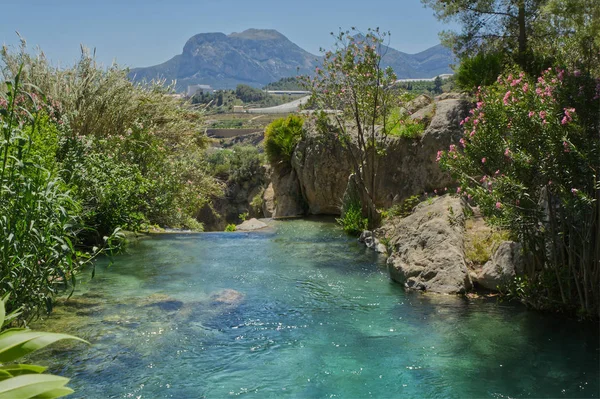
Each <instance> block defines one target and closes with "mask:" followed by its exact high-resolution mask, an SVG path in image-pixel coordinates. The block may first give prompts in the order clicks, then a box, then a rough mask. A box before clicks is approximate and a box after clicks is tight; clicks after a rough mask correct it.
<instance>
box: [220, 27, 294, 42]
mask: <svg viewBox="0 0 600 399" xmlns="http://www.w3.org/2000/svg"><path fill="white" fill-rule="evenodd" d="M229 37H235V38H238V39H248V40H281V39H284V40H288V39H287V37H285V36H284V35H282V34H281V33H279V32H278V31H276V30H275V29H254V28H251V29H246V30H245V31H243V32H241V33H238V32H233V33H232V34H230V35H229Z"/></svg>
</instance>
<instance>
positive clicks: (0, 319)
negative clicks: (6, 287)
mask: <svg viewBox="0 0 600 399" xmlns="http://www.w3.org/2000/svg"><path fill="white" fill-rule="evenodd" d="M8 295H9V294H6V295H5V296H4V298H2V301H0V302H2V303H0V328H1V327H2V326H3V325H4V318H5V317H6V309H4V302H5V301H7V300H8Z"/></svg>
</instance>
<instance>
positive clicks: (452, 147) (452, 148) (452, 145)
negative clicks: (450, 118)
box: [450, 144, 456, 152]
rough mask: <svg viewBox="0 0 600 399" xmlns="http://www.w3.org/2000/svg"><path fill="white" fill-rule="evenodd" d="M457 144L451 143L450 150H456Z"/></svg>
mask: <svg viewBox="0 0 600 399" xmlns="http://www.w3.org/2000/svg"><path fill="white" fill-rule="evenodd" d="M455 151H456V146H455V145H454V144H450V152H455Z"/></svg>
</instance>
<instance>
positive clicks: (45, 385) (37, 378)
mask: <svg viewBox="0 0 600 399" xmlns="http://www.w3.org/2000/svg"><path fill="white" fill-rule="evenodd" d="M67 382H69V379H68V378H65V377H59V376H56V375H51V374H28V375H20V376H18V377H14V378H10V379H8V380H4V381H0V399H29V398H47V399H50V398H58V397H60V396H64V395H66V394H68V393H64V392H66V391H65V390H64V389H65V387H64V386H65V385H66V384H67ZM66 389H68V388H66ZM57 390H59V391H57ZM71 392H72V391H71ZM71 392H69V393H71ZM54 393H57V394H58V396H57V394H54ZM49 394H53V395H54V396H49Z"/></svg>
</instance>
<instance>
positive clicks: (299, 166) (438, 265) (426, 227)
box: [200, 94, 519, 294]
mask: <svg viewBox="0 0 600 399" xmlns="http://www.w3.org/2000/svg"><path fill="white" fill-rule="evenodd" d="M469 106H470V102H469V101H468V100H466V99H465V98H462V97H461V96H460V95H455V94H445V95H442V96H438V97H436V98H435V99H430V98H428V97H426V96H420V97H418V98H417V99H415V100H414V101H413V102H412V103H410V104H409V105H408V106H407V108H408V110H409V112H411V117H412V118H418V119H426V120H428V126H427V127H426V129H425V130H424V132H423V133H422V135H421V136H420V137H419V138H405V137H388V141H387V144H386V147H385V151H384V153H383V155H382V156H381V158H380V159H379V162H378V163H377V164H376V168H377V170H376V171H375V174H374V175H375V191H376V197H375V198H376V200H375V205H376V206H377V207H378V208H381V209H388V208H390V207H393V206H400V205H402V204H403V203H404V201H405V200H407V199H409V198H411V197H414V196H419V197H421V198H423V197H428V199H427V200H426V201H425V202H422V203H420V204H419V205H417V206H416V207H414V209H410V210H409V212H408V213H409V214H408V215H403V217H397V216H396V217H389V218H387V219H386V220H385V221H384V223H383V225H382V226H381V227H380V228H378V229H376V230H374V231H372V232H371V231H365V232H364V233H363V234H362V235H361V237H360V241H361V242H364V243H365V244H367V246H369V247H371V248H373V249H375V250H377V251H378V252H380V253H382V254H384V255H386V256H388V259H387V265H388V268H389V273H390V277H391V278H392V279H393V280H395V281H397V282H399V283H401V284H404V286H405V287H407V288H410V289H415V290H426V291H429V292H436V293H443V294H464V293H466V292H468V291H470V290H472V289H473V288H474V287H475V286H477V287H478V288H482V289H484V290H496V287H497V286H498V285H499V284H501V283H503V282H504V280H505V279H506V278H507V276H508V277H511V276H514V275H515V264H518V263H519V255H518V252H519V251H518V248H517V247H516V246H517V244H515V243H510V242H506V243H502V244H501V245H500V246H499V248H498V251H497V254H495V255H494V256H493V257H492V259H490V261H489V262H487V263H486V264H485V266H484V267H482V266H483V265H478V264H474V263H473V262H471V261H470V260H469V259H468V257H467V256H466V255H465V234H466V228H465V219H466V214H467V213H469V214H472V210H471V209H470V206H469V205H468V204H467V203H466V201H465V200H464V199H461V198H458V197H452V196H449V195H443V194H445V193H446V192H447V191H448V187H453V185H454V183H453V181H452V178H451V177H450V176H449V175H448V174H447V173H445V172H443V171H442V170H441V169H440V168H439V166H438V163H437V161H436V157H437V152H438V151H439V150H440V149H445V148H448V146H449V145H450V144H453V143H458V141H459V139H460V137H461V135H462V129H461V127H460V121H461V120H462V119H463V118H464V117H465V116H466V115H467V113H468V109H469ZM351 150H352V149H349V148H347V147H344V146H343V145H342V144H341V143H340V141H339V140H337V139H335V137H334V136H333V133H332V134H323V133H322V132H318V129H317V127H316V126H315V123H310V122H309V123H307V124H306V126H305V134H304V137H303V139H302V140H301V141H300V142H299V143H298V145H297V146H296V147H295V149H294V151H293V155H292V157H291V161H290V162H289V163H284V162H280V163H276V164H272V165H269V166H267V167H266V168H264V169H261V172H260V173H259V174H257V175H256V176H254V177H253V179H252V180H251V181H247V182H243V183H241V184H240V183H236V184H230V185H229V186H228V187H227V190H226V192H227V195H226V196H225V197H224V198H220V199H218V200H217V201H215V202H213V208H212V209H210V210H209V209H205V210H203V214H201V217H200V219H201V220H202V221H203V222H204V223H205V224H206V225H208V227H209V228H212V229H215V230H221V231H222V230H223V228H224V227H225V225H226V224H227V223H228V222H229V223H232V222H235V221H236V220H237V217H238V214H242V213H244V212H247V214H248V216H249V217H257V218H260V217H266V218H274V219H281V218H294V217H303V216H308V215H340V212H341V211H340V210H341V209H342V205H343V199H344V196H347V195H350V194H349V191H350V190H351V179H349V177H350V176H351V175H352V174H353V173H354V170H353V166H352V162H351V159H350V156H349V151H351ZM438 194H439V195H440V196H438ZM257 195H261V196H262V203H261V205H260V206H257V204H256V203H255V204H253V205H252V204H251V203H252V201H253V199H255V198H256V196H257ZM411 211H412V212H411ZM218 214H220V215H222V216H221V217H220V218H218V217H215V216H214V215H218ZM253 223H254V222H253ZM240 226H241V225H240ZM261 227H264V226H262V225H261ZM244 229H247V227H245V225H244V228H243V229H242V230H244ZM515 248H516V249H515ZM494 249H495V248H494Z"/></svg>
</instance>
